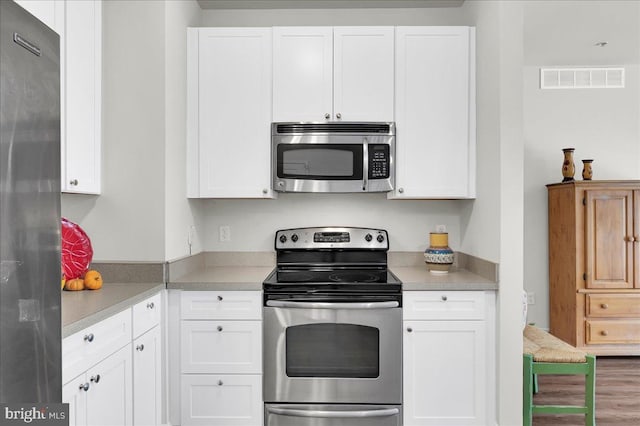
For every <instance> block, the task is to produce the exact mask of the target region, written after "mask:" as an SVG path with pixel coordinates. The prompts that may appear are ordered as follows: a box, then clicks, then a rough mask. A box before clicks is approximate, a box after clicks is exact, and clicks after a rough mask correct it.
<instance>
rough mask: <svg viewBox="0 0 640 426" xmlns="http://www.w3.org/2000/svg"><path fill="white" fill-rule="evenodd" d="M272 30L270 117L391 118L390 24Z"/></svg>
mask: <svg viewBox="0 0 640 426" xmlns="http://www.w3.org/2000/svg"><path fill="white" fill-rule="evenodd" d="M273 31H274V40H273V58H274V59H273V60H274V66H273V121H316V122H317V121H337V120H344V121H393V84H394V83H393V78H394V77H393V75H394V63H393V57H394V53H393V51H394V28H393V27H276V28H274V29H273Z"/></svg>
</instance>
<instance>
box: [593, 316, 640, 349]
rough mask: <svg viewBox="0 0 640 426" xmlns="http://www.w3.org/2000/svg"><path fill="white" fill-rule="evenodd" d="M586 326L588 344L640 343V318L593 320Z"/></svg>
mask: <svg viewBox="0 0 640 426" xmlns="http://www.w3.org/2000/svg"><path fill="white" fill-rule="evenodd" d="M586 328H587V330H586V340H587V344H630V343H633V344H637V343H640V320H611V321H608V320H591V321H587V324H586Z"/></svg>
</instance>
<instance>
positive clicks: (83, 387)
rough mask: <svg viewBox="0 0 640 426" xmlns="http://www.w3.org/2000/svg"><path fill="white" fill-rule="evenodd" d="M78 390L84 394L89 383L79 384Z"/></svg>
mask: <svg viewBox="0 0 640 426" xmlns="http://www.w3.org/2000/svg"><path fill="white" fill-rule="evenodd" d="M78 389H80V390H83V391H85V392H86V391H88V390H89V383H80V387H79V388H78Z"/></svg>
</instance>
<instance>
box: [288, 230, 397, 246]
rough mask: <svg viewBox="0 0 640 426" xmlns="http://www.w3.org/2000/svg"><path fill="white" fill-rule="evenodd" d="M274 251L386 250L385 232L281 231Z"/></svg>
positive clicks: (387, 241) (387, 240) (387, 242)
mask: <svg viewBox="0 0 640 426" xmlns="http://www.w3.org/2000/svg"><path fill="white" fill-rule="evenodd" d="M275 247H276V250H291V249H294V250H295V249H301V250H317V249H323V248H327V249H376V250H388V249H389V237H388V235H387V231H385V230H383V229H372V228H351V227H324V228H294V229H281V230H279V231H277V232H276V240H275Z"/></svg>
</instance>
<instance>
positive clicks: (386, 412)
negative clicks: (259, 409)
mask: <svg viewBox="0 0 640 426" xmlns="http://www.w3.org/2000/svg"><path fill="white" fill-rule="evenodd" d="M267 411H268V412H269V413H271V414H279V415H282V416H291V417H316V418H324V419H345V418H354V417H359V418H371V417H391V416H397V415H398V414H400V410H398V409H397V408H383V409H380V410H364V411H321V410H296V409H291V408H278V407H268V408H267Z"/></svg>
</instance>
